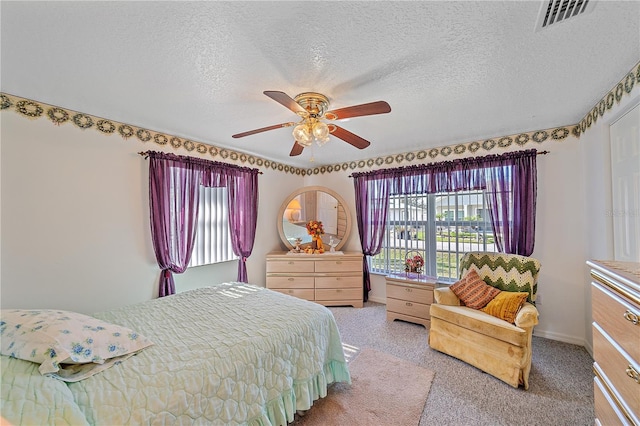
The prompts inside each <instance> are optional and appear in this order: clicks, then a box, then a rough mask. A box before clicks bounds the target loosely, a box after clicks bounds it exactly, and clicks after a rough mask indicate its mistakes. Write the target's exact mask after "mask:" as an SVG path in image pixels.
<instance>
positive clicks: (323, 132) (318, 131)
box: [312, 121, 329, 141]
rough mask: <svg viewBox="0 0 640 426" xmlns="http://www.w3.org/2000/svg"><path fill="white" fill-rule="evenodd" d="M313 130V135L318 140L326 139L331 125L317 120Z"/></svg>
mask: <svg viewBox="0 0 640 426" xmlns="http://www.w3.org/2000/svg"><path fill="white" fill-rule="evenodd" d="M312 131H313V137H314V138H315V139H316V140H317V141H320V140H324V139H327V140H328V138H329V126H327V125H326V124H325V123H323V122H321V121H317V122H316V123H315V124H314V125H313V127H312Z"/></svg>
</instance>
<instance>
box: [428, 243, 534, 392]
mask: <svg viewBox="0 0 640 426" xmlns="http://www.w3.org/2000/svg"><path fill="white" fill-rule="evenodd" d="M472 269H473V270H475V271H476V272H477V273H478V275H479V276H480V277H481V278H482V279H483V281H484V282H486V283H487V284H489V285H491V286H493V287H496V288H498V289H500V290H502V291H517V292H527V293H529V295H528V297H527V301H526V302H525V303H524V305H523V306H522V308H521V309H520V310H519V311H518V313H517V315H516V318H515V323H514V324H511V323H510V322H507V321H505V320H503V319H500V318H497V317H495V316H492V315H489V314H488V313H485V312H483V311H481V310H476V309H471V308H469V307H466V306H462V305H463V304H462V303H461V302H460V300H459V299H458V297H457V296H456V295H455V293H454V292H453V291H451V289H449V288H448V287H443V288H437V289H436V290H435V292H434V299H435V301H434V303H433V304H432V305H431V312H430V314H431V328H430V330H429V346H430V347H431V348H432V349H435V350H437V351H440V352H443V353H446V354H448V355H451V356H453V357H455V358H458V359H460V360H462V361H465V362H467V363H469V364H471V365H473V366H474V367H477V368H479V369H480V370H482V371H484V372H486V373H489V374H491V375H493V376H495V377H497V378H498V379H500V380H502V381H504V382H506V383H508V384H510V385H511V386H513V387H516V388H517V387H518V386H519V385H522V386H523V387H524V388H525V389H528V388H529V372H530V371H531V353H532V351H531V339H532V335H533V327H534V326H535V325H536V324H538V310H537V309H536V307H535V306H534V303H535V297H536V292H537V281H538V274H539V273H540V262H539V261H538V260H536V259H533V258H531V257H526V256H519V255H515V254H504V253H489V252H471V253H467V254H465V256H464V257H463V258H462V259H461V261H460V277H464V276H465V275H466V274H467V273H468V272H469V271H470V270H472ZM522 297H524V296H522Z"/></svg>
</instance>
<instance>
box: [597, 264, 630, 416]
mask: <svg viewBox="0 0 640 426" xmlns="http://www.w3.org/2000/svg"><path fill="white" fill-rule="evenodd" d="M587 264H588V265H589V266H590V267H591V277H592V278H593V280H592V282H591V298H592V315H593V327H592V331H593V358H594V363H593V371H594V373H595V377H594V403H595V413H596V424H600V425H638V424H640V263H632V262H610V261H589V262H587Z"/></svg>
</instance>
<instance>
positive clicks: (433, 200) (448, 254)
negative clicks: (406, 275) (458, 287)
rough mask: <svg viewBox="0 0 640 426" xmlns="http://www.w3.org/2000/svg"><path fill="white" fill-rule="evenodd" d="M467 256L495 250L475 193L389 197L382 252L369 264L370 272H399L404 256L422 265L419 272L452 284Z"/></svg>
mask: <svg viewBox="0 0 640 426" xmlns="http://www.w3.org/2000/svg"><path fill="white" fill-rule="evenodd" d="M468 251H492V252H495V251H497V249H496V247H495V244H494V237H493V230H492V228H491V221H490V219H489V212H488V209H487V206H486V203H485V198H484V194H483V193H482V192H481V191H473V192H457V193H447V194H418V195H395V196H391V197H390V199H389V214H388V222H387V232H386V235H385V238H384V242H383V248H382V250H381V251H380V253H379V254H378V255H376V256H372V257H371V259H370V271H371V272H381V273H389V272H395V273H399V272H404V270H405V269H404V262H405V259H406V258H407V256H408V255H412V254H420V255H421V256H422V257H423V258H424V260H425V266H424V270H423V273H424V274H427V275H431V276H436V277H438V280H440V281H451V282H453V281H456V280H457V279H458V264H459V261H460V258H461V257H462V256H463V255H464V254H465V253H466V252H468Z"/></svg>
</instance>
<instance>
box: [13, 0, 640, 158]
mask: <svg viewBox="0 0 640 426" xmlns="http://www.w3.org/2000/svg"><path fill="white" fill-rule="evenodd" d="M540 7H541V3H540V2H525V1H506V2H504V1H500V2H492V1H477V2H453V1H446V2H431V1H428V2H387V1H384V2H193V3H192V2H9V1H2V2H1V4H0V14H1V24H2V29H1V37H2V38H1V61H2V62H1V75H0V78H1V80H0V82H1V90H2V91H3V92H5V93H9V94H13V95H17V96H21V97H25V98H29V99H33V100H37V101H41V102H44V103H48V104H52V105H57V106H61V107H64V108H68V109H71V110H75V111H80V112H83V113H87V114H91V115H95V116H99V117H104V118H108V119H111V120H116V121H120V122H124V123H129V124H132V125H136V126H141V127H145V128H148V129H151V130H156V131H159V132H166V133H167V134H171V135H176V136H180V137H185V138H190V139H192V140H195V141H198V142H205V143H209V144H213V145H217V146H220V147H228V148H231V149H233V150H236V151H242V152H247V153H252V154H255V155H259V156H261V157H264V158H267V159H271V160H277V161H280V162H283V163H285V164H290V165H296V166H299V167H305V168H306V167H312V166H314V165H322V164H334V163H337V162H343V161H351V160H358V159H362V158H372V157H377V156H383V155H388V154H394V153H399V152H407V151H412V150H418V149H424V148H431V147H439V146H443V145H449V144H453V143H462V142H468V141H471V140H477V139H482V138H488V137H496V136H503V135H508V134H514V133H518V132H527V131H533V130H539V129H547V128H552V127H557V126H564V125H570V124H575V123H577V122H579V121H580V120H581V119H582V118H583V116H584V115H585V114H586V113H587V112H588V111H589V110H590V108H592V107H593V106H594V105H595V104H596V103H597V102H598V101H599V100H600V98H601V97H602V96H603V95H604V94H606V92H607V91H608V90H610V89H611V88H612V87H613V86H614V85H615V84H616V83H618V82H619V81H620V79H621V78H622V77H624V75H625V73H626V72H628V71H629V70H630V69H631V68H632V67H633V66H634V65H635V64H636V63H637V62H638V61H639V60H640V2H638V1H623V2H617V1H603V2H598V3H597V4H596V7H595V8H594V10H593V12H591V13H588V14H584V15H582V16H579V17H577V18H575V19H572V20H571V21H568V22H565V23H561V24H558V25H554V26H552V27H550V28H548V29H545V30H542V31H537V32H536V31H534V26H535V23H536V20H537V17H538V13H539V10H540ZM264 90H279V91H283V92H285V93H287V94H289V95H290V96H292V97H293V96H295V95H296V94H298V93H300V92H306V91H318V92H321V93H323V94H325V95H326V96H328V97H329V99H330V101H331V105H330V109H335V108H341V107H346V106H351V105H356V104H361V103H367V102H372V101H378V100H385V101H387V102H388V103H389V104H390V105H391V108H392V111H391V113H389V114H383V115H376V116H370V117H359V118H353V119H351V120H349V121H348V122H342V123H340V125H341V126H342V127H344V128H345V129H347V130H349V131H351V132H353V133H356V134H358V135H360V136H362V137H364V138H365V139H368V140H369V141H371V146H370V147H369V148H367V149H365V150H362V151H361V150H358V149H356V148H354V147H352V146H350V145H348V144H346V143H344V142H343V141H341V140H340V139H337V138H335V137H332V138H331V142H329V143H328V144H327V145H325V146H324V147H322V148H317V147H316V148H314V149H313V156H314V158H315V164H314V163H310V159H311V156H312V152H311V151H312V150H311V149H309V148H307V149H305V152H304V153H303V154H302V155H301V156H299V157H293V158H292V157H289V155H288V154H289V151H290V149H291V146H292V144H293V140H292V137H291V129H290V128H288V129H278V130H273V131H269V132H265V133H261V134H257V135H253V136H248V137H246V138H242V139H232V138H231V135H232V134H235V133H239V132H243V131H246V130H251V129H255V128H259V127H264V126H269V125H273V124H278V123H284V122H289V121H296V118H297V117H296V116H295V114H294V113H292V112H291V111H289V110H288V109H286V108H284V107H283V106H282V105H280V104H278V103H276V102H274V101H273V100H271V99H269V98H268V97H266V96H265V95H263V94H262V92H263V91H264Z"/></svg>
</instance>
